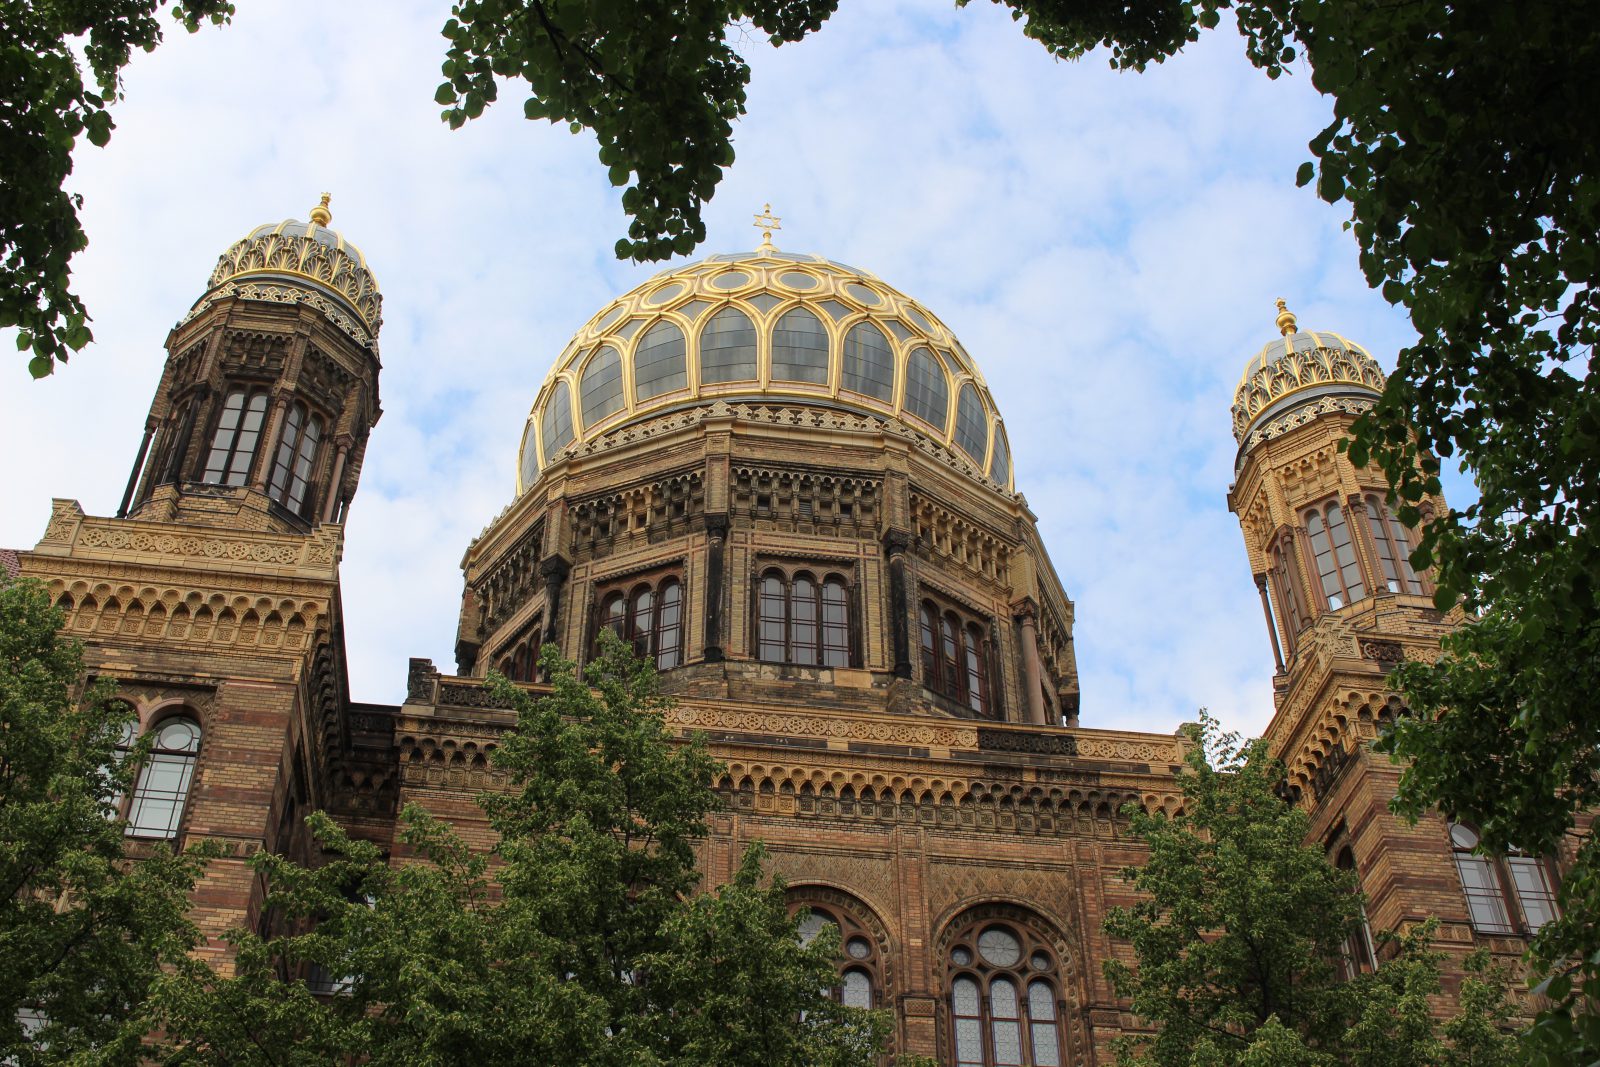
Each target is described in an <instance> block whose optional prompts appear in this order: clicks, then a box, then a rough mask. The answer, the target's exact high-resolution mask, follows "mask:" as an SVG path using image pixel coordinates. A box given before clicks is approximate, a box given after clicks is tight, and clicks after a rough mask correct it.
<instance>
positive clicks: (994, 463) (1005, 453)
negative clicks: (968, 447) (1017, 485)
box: [989, 426, 1011, 486]
mask: <svg viewBox="0 0 1600 1067" xmlns="http://www.w3.org/2000/svg"><path fill="white" fill-rule="evenodd" d="M989 480H990V481H992V482H997V483H999V484H1000V485H1001V486H1004V485H1005V484H1006V483H1007V482H1009V481H1010V480H1011V449H1010V448H1009V447H1008V446H1007V445H1006V435H1005V431H1004V430H1002V429H1001V428H1000V427H999V426H996V427H995V428H994V451H993V452H992V453H990V455H989Z"/></svg>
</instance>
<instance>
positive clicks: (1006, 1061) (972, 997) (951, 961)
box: [944, 919, 1063, 1067]
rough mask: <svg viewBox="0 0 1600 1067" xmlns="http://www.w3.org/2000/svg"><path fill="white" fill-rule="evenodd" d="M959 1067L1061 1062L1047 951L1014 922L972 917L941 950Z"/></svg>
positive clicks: (1045, 1066) (1052, 966) (1042, 1066)
mask: <svg viewBox="0 0 1600 1067" xmlns="http://www.w3.org/2000/svg"><path fill="white" fill-rule="evenodd" d="M944 963H945V968H946V971H945V973H946V975H947V981H948V987H947V988H948V989H949V991H950V1022H951V1033H950V1035H949V1037H950V1042H951V1045H952V1047H953V1048H954V1051H955V1058H956V1063H957V1064H958V1065H960V1067H1061V1062H1062V1057H1061V1050H1062V1045H1063V1041H1062V1033H1061V1011H1060V1009H1059V1007H1058V1006H1057V993H1056V990H1057V985H1056V983H1057V981H1058V979H1057V977H1056V974H1055V971H1056V957H1055V952H1054V949H1053V948H1052V947H1051V946H1050V945H1049V944H1048V943H1047V942H1046V941H1045V940H1044V939H1043V938H1041V937H1040V936H1039V935H1038V933H1036V932H1035V931H1034V930H1032V929H1030V928H1029V927H1028V926H1025V925H1023V924H1021V923H1013V922H1010V921H1002V922H994V921H985V920H982V919H979V920H978V921H976V922H973V923H971V924H970V925H968V926H967V928H966V929H965V930H963V931H961V932H959V933H958V934H957V936H956V937H954V938H953V939H951V941H950V944H949V947H948V949H947V950H946V955H945V960H944Z"/></svg>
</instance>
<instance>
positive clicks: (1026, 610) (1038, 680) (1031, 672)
mask: <svg viewBox="0 0 1600 1067" xmlns="http://www.w3.org/2000/svg"><path fill="white" fill-rule="evenodd" d="M1015 610H1016V613H1017V614H1016V618H1017V622H1019V623H1021V624H1022V684H1023V686H1024V687H1025V688H1026V689H1027V690H1028V692H1027V694H1026V695H1027V698H1028V699H1027V702H1026V703H1025V704H1024V707H1026V708H1027V709H1028V721H1029V722H1030V723H1032V724H1033V725H1035V726H1044V725H1045V716H1044V683H1043V681H1042V678H1043V674H1044V671H1043V669H1042V668H1041V666H1040V664H1039V624H1038V622H1037V621H1036V619H1035V615H1036V613H1037V611H1038V609H1037V608H1035V607H1034V605H1033V601H1031V600H1023V601H1022V603H1021V605H1019V606H1018V607H1017V608H1016V609H1015Z"/></svg>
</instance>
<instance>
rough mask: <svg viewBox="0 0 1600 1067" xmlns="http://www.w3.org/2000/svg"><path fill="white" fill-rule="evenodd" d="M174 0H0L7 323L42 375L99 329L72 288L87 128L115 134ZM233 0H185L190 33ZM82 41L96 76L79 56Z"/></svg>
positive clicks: (225, 11) (0, 299)
mask: <svg viewBox="0 0 1600 1067" xmlns="http://www.w3.org/2000/svg"><path fill="white" fill-rule="evenodd" d="M165 4H166V0H88V2H83V0H0V327H6V326H14V327H16V328H17V331H18V332H17V348H18V349H19V350H20V351H23V352H28V351H31V352H32V353H33V357H32V359H31V360H30V361H29V363H28V370H29V371H30V372H32V374H33V376H34V377H35V378H42V377H44V376H45V375H47V374H49V373H50V372H51V371H52V370H53V369H54V368H55V364H56V361H57V360H61V361H63V362H64V361H65V360H66V359H67V358H68V356H69V355H70V354H71V353H73V352H76V351H78V350H79V349H81V348H82V347H83V346H84V345H86V344H88V343H89V341H90V340H91V339H92V336H93V335H92V333H91V332H90V330H89V313H88V311H87V310H86V309H85V308H84V306H83V302H82V301H81V300H80V299H79V298H78V296H77V294H75V293H74V292H73V291H72V289H71V283H70V281H69V279H70V277H71V273H72V271H71V259H72V256H73V255H74V254H75V253H76V252H78V251H80V250H82V249H83V248H84V247H85V246H86V245H88V243H89V239H88V237H87V236H86V235H85V234H84V232H83V227H82V226H81V225H79V223H78V208H79V207H81V206H82V201H83V198H82V197H81V196H78V195H76V194H69V193H67V192H66V190H65V189H63V188H62V186H63V184H64V183H65V182H66V180H67V175H69V174H71V173H72V150H73V147H74V146H75V145H76V144H77V141H78V137H79V135H80V134H81V135H83V136H86V137H87V138H88V139H89V142H90V143H91V144H94V145H104V144H105V143H106V142H107V141H108V140H110V139H111V130H112V128H113V127H114V126H115V125H116V124H115V123H114V122H112V121H111V112H110V110H109V109H110V106H111V104H112V102H113V101H115V100H116V99H117V97H118V96H120V95H121V87H120V85H119V78H120V76H121V72H122V68H123V67H125V66H126V65H127V63H128V59H129V56H130V55H131V53H132V51H133V49H135V48H140V49H143V50H144V51H146V52H148V51H150V50H151V49H153V48H154V47H155V46H156V45H157V44H159V43H160V41H161V24H160V23H159V22H158V21H157V19H156V12H157V10H158V9H160V8H161V7H163V6H165ZM232 11H233V5H232V4H231V3H228V2H227V0H175V2H174V4H173V11H172V13H173V15H174V17H175V18H176V19H177V20H178V21H179V22H180V23H182V24H183V26H184V28H185V29H187V30H189V31H190V32H191V33H192V32H194V31H195V30H196V29H198V28H199V26H200V23H201V22H202V21H210V22H216V23H221V22H225V21H227V18H228V16H229V15H230V14H231V13H232ZM80 50H81V52H82V54H83V56H84V58H85V59H87V61H88V64H89V75H90V78H89V80H85V77H84V72H83V70H82V68H81V66H80V65H79V62H78V55H77V53H78V52H79V51H80Z"/></svg>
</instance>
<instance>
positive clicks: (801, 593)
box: [756, 567, 852, 667]
mask: <svg viewBox="0 0 1600 1067" xmlns="http://www.w3.org/2000/svg"><path fill="white" fill-rule="evenodd" d="M756 654H757V656H758V657H759V658H761V659H763V660H766V661H767V662H769V663H794V664H799V665H801V666H806V667H848V666H849V665H850V662H851V659H852V640H851V625H850V591H849V586H848V585H847V584H846V581H845V579H844V577H842V576H840V575H837V574H829V575H824V576H823V578H822V580H821V581H820V582H819V581H818V579H817V578H816V577H815V575H813V574H812V573H810V572H808V571H800V572H799V573H795V574H790V573H789V572H788V571H786V570H785V569H781V568H777V567H773V568H770V569H768V570H767V571H765V572H764V573H763V574H762V575H761V580H760V582H759V583H758V585H757V589H756Z"/></svg>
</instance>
